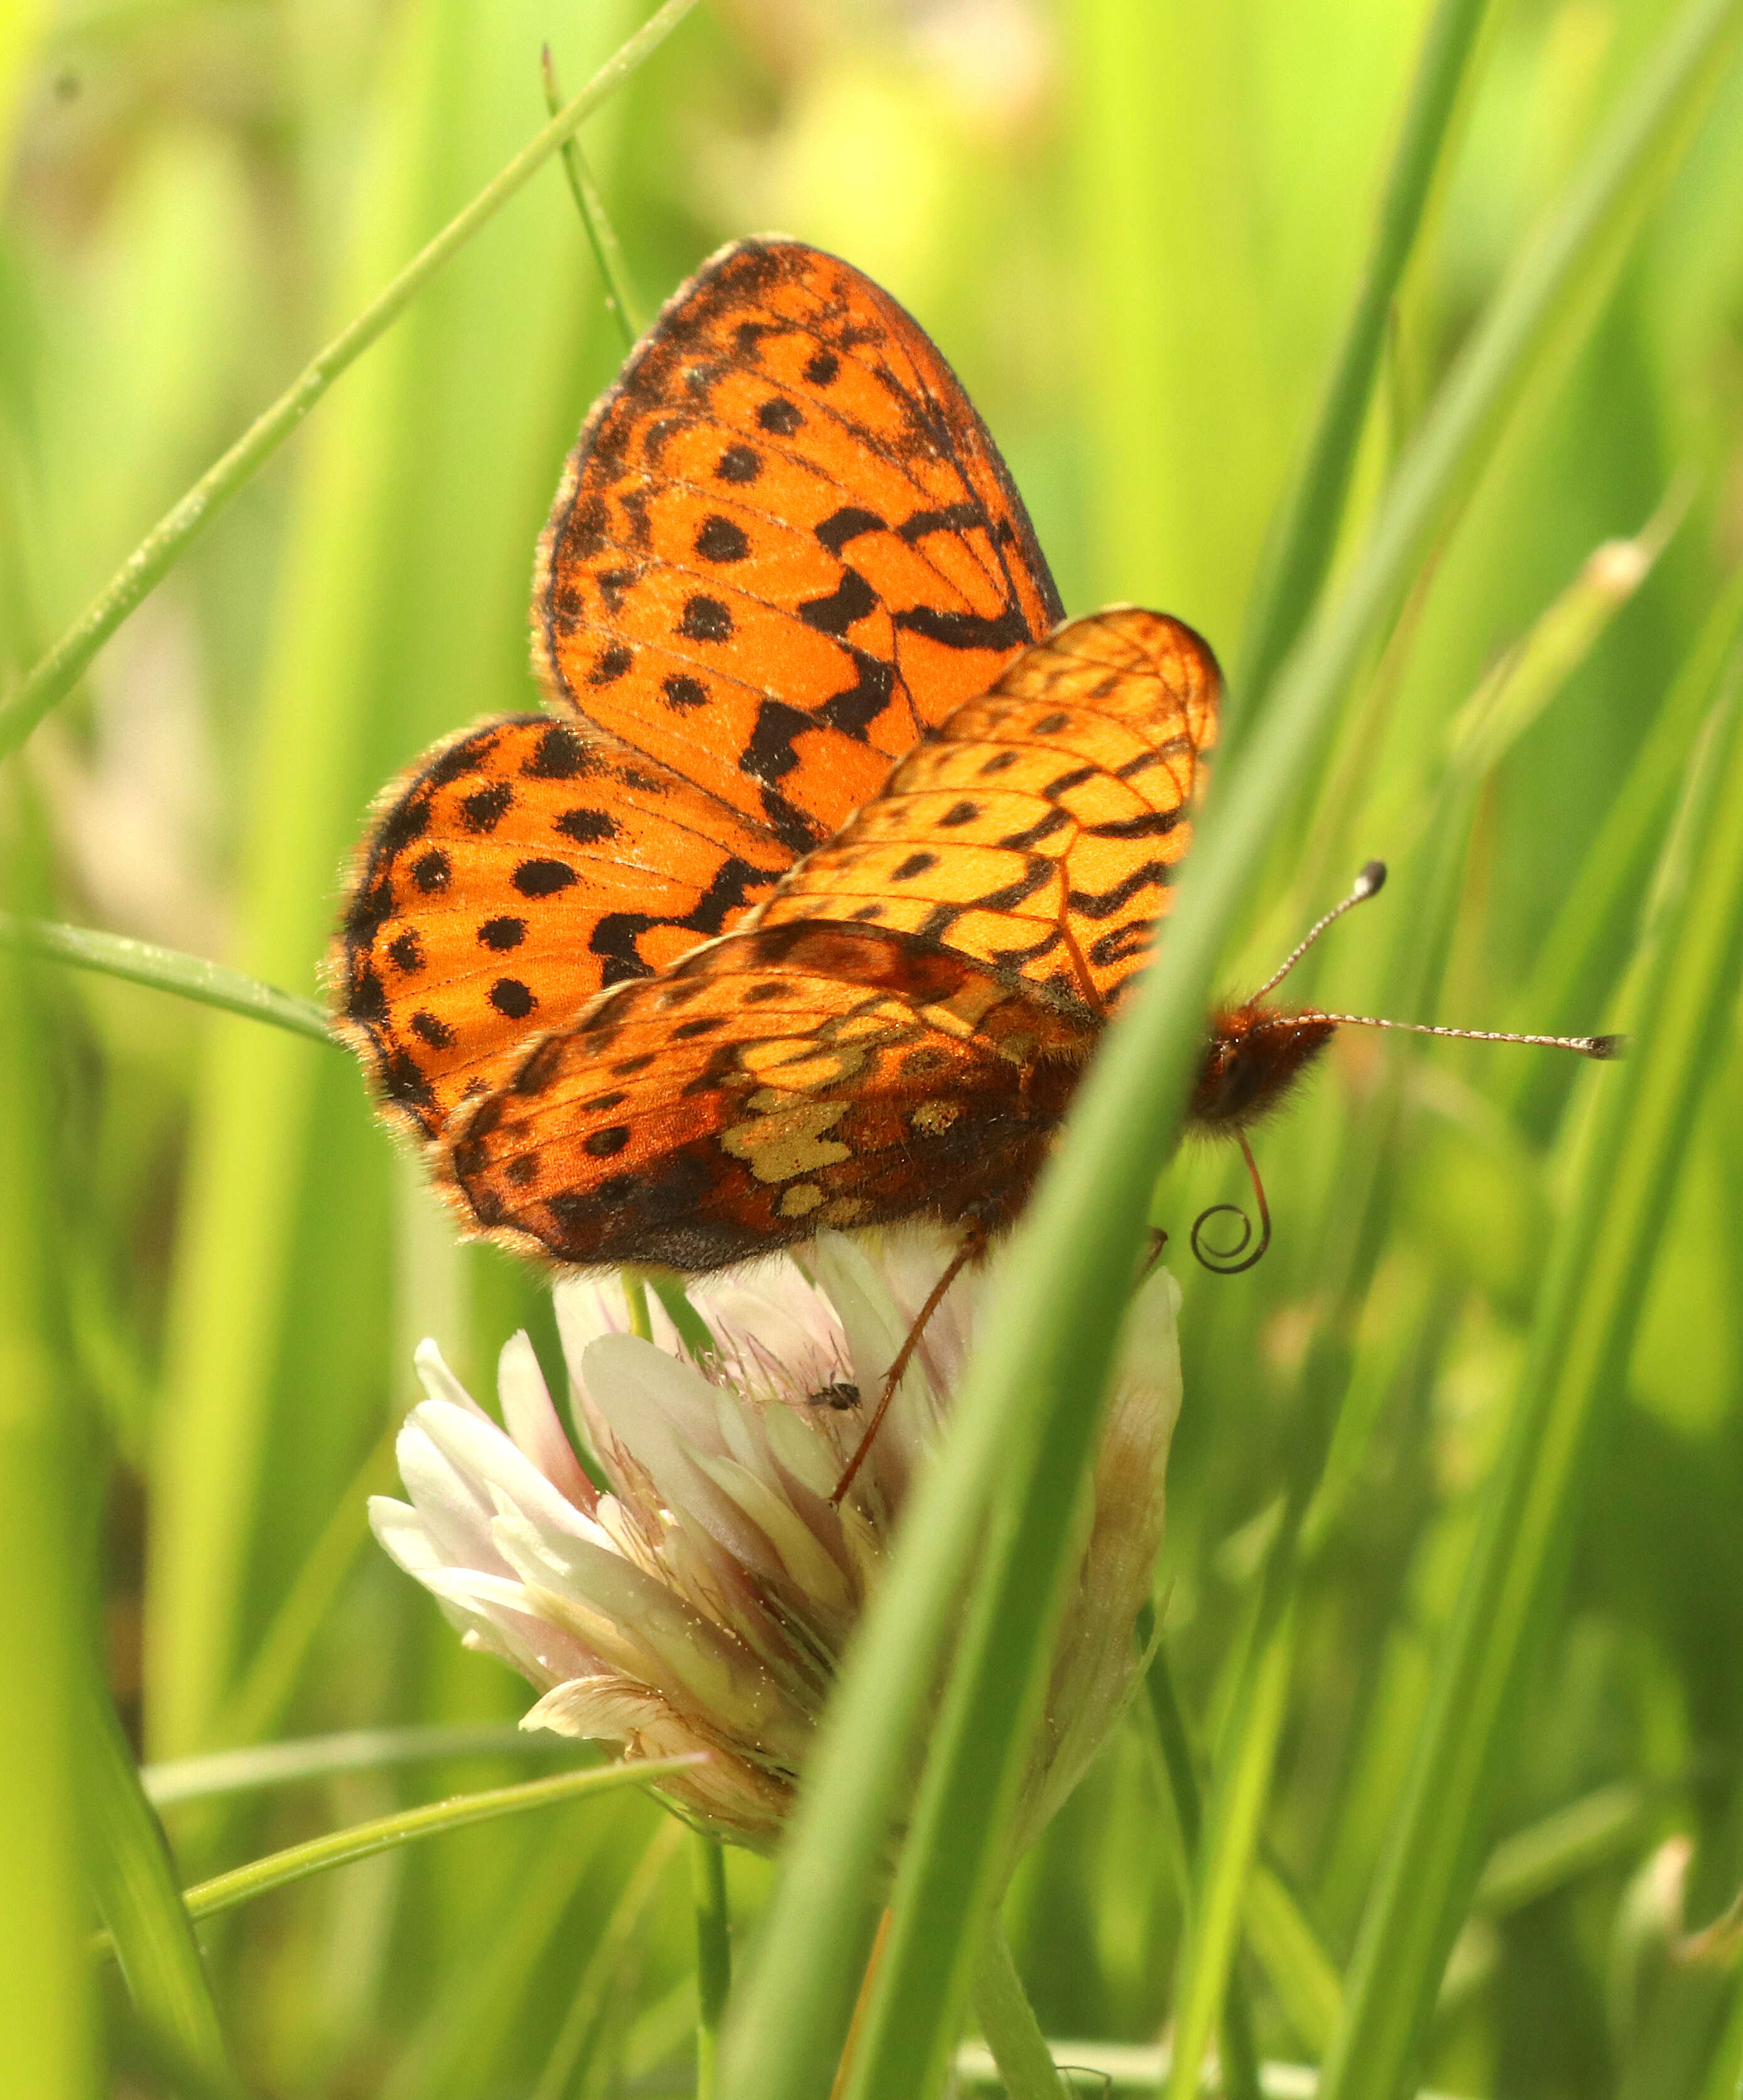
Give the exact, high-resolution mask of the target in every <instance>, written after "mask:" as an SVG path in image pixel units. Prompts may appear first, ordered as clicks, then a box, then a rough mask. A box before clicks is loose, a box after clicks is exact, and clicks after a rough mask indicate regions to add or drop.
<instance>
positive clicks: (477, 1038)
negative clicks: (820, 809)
mask: <svg viewBox="0 0 1743 2100" xmlns="http://www.w3.org/2000/svg"><path fill="white" fill-rule="evenodd" d="M786 858H787V857H786V855H785V854H783V853H782V852H781V851H780V849H779V848H778V847H775V846H774V845H772V844H771V841H770V840H769V839H768V837H767V836H766V834H764V833H763V832H760V831H758V830H757V828H756V827H754V826H753V825H752V824H750V823H747V822H746V821H744V819H743V818H739V817H737V816H735V814H734V813H733V812H732V811H730V810H723V809H721V807H720V806H719V805H717V804H716V803H714V802H713V801H711V799H710V798H708V796H704V795H703V794H701V793H700V792H699V791H698V790H697V789H696V788H695V787H692V786H691V783H689V782H688V781H686V780H682V779H678V778H677V776H676V775H673V774H666V773H664V772H662V771H661V770H660V769H659V768H658V767H656V766H655V765H652V764H651V762H650V761H647V760H646V759H644V758H642V757H638V756H637V755H636V754H634V753H632V752H626V751H625V750H624V748H623V746H621V745H620V744H616V743H614V742H611V741H610V740H607V739H601V738H598V737H597V736H594V735H589V734H587V733H586V732H585V730H584V728H583V727H582V726H581V725H580V724H579V723H570V722H563V721H554V720H553V719H552V718H551V717H549V715H508V716H503V717H499V718H498V719H496V721H488V722H485V723H483V725H482V726H479V728H477V729H473V730H466V731H464V732H463V733H462V734H461V735H458V736H455V737H451V738H449V739H448V740H447V741H446V742H445V743H440V744H438V745H437V746H436V748H435V750H433V751H431V752H427V753H426V755H425V757H423V759H422V760H421V761H420V762H419V764H418V765H417V769H416V770H415V771H413V774H411V775H410V776H409V777H408V779H406V780H404V781H403V782H401V783H398V784H396V785H395V787H393V788H391V789H390V791H389V792H388V795H387V797H386V800H385V801H384V804H383V805H382V808H381V809H380V810H379V811H378V813H377V820H376V823H375V826H374V829H373V832H371V834H370V836H369V837H368V840H366V841H365V844H364V853H363V857H362V858H361V861H360V864H359V867H358V868H357V870H356V872H355V876H354V877H353V880H352V885H351V897H350V899H349V902H348V904H347V907H346V915H345V919H344V922H343V924H342V929H341V933H340V940H339V945H338V952H337V954H336V955H335V959H334V972H335V975H336V976H337V977H338V980H339V982H338V990H339V994H340V1000H341V1004H340V1012H339V1021H340V1025H341V1026H342V1028H343V1029H344V1030H345V1032H346V1036H347V1038H348V1039H349V1040H350V1041H351V1043H352V1046H353V1047H354V1048H355V1049H356V1050H357V1052H358V1053H359V1055H360V1057H362V1058H363V1060H364V1065H365V1066H366V1068H367V1069H368V1070H369V1071H370V1072H371V1074H372V1075H373V1078H374V1080H375V1083H376V1087H377V1092H378V1093H379V1095H380V1097H381V1101H382V1106H383V1108H384V1109H385V1110H387V1111H389V1112H390V1113H391V1114H394V1115H395V1118H397V1119H399V1120H400V1121H402V1122H403V1123H404V1125H405V1126H406V1127H408V1128H410V1129H411V1130H412V1131H413V1132H414V1133H415V1134H416V1135H417V1136H420V1137H421V1138H423V1139H426V1140H433V1139H435V1138H436V1137H437V1136H439V1134H440V1132H441V1131H442V1130H443V1127H444V1126H445V1124H446V1123H447V1121H448V1118H449V1117H450V1116H451V1115H452V1113H453V1111H454V1110H455V1108H456V1107H457V1105H458V1104H459V1103H460V1102H461V1101H463V1100H466V1099H467V1098H469V1097H470V1096H474V1095H476V1094H479V1093H482V1092H488V1089H489V1088H490V1087H492V1086H494V1085H496V1083H497V1082H498V1080H500V1079H504V1078H505V1077H507V1075H508V1074H509V1073H510V1071H512V1070H513V1069H514V1065H516V1064H518V1061H519V1059H520V1057H521V1055H522V1053H523V1051H524V1048H525V1045H526V1043H527V1039H528V1037H529V1036H531V1035H536V1034H538V1033H541V1032H542V1031H543V1030H546V1029H549V1028H552V1027H558V1026H562V1025H563V1023H564V1022H565V1021H567V1020H569V1019H570V1018H571V1017H572V1016H573V1015H574V1014H575V1013H576V1012H578V1011H579V1010H580V1008H581V1007H582V1006H583V1005H584V1004H585V1003H586V1001H587V1000H588V999H589V998H591V997H592V996H593V995H594V994H595V993H597V992H598V991H599V990H601V988H602V986H607V985H611V984H615V983H619V982H622V981H623V980H624V979H626V978H630V977H645V976H646V975H647V974H648V973H649V972H650V971H651V970H655V969H658V968H661V967H662V966H663V965H664V964H667V963H669V962H672V961H675V960H677V957H678V956H679V955H682V954H684V953H685V952H686V951H687V950H689V949H691V948H693V947H695V946H696V944H697V943H698V942H701V941H705V940H708V939H710V938H711V937H713V936H714V935H715V934H717V933H721V932H722V931H723V930H724V929H726V927H727V926H729V925H730V924H732V923H733V922H734V921H735V920H739V919H742V918H743V917H744V915H745V912H746V911H747V909H748V907H749V906H750V904H751V903H752V902H754V901H755V900H756V899H757V898H760V897H763V896H766V894H767V893H769V891H770V889H771V888H772V887H773V885H774V882H775V880H777V878H778V877H779V875H780V873H781V871H782V869H783V867H784V866H785V865H786Z"/></svg>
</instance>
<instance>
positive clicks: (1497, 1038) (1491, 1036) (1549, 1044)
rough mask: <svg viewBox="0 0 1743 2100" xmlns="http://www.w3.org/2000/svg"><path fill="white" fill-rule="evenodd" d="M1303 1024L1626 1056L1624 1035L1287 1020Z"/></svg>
mask: <svg viewBox="0 0 1743 2100" xmlns="http://www.w3.org/2000/svg"><path fill="white" fill-rule="evenodd" d="M1287 1018H1288V1019H1289V1021H1291V1023H1298V1022H1300V1021H1334V1022H1335V1023H1336V1025H1337V1026H1339V1028H1397V1029H1401V1030H1403V1032H1404V1033H1405V1035H1451V1036H1455V1037H1456V1038H1457V1039H1458V1040H1459V1041H1460V1042H1462V1043H1529V1044H1532V1045H1533V1047H1534V1048H1538V1049H1539V1050H1573V1051H1576V1052H1578V1054H1579V1055H1580V1056H1581V1057H1595V1058H1597V1059H1599V1060H1600V1061H1602V1062H1606V1063H1607V1062H1608V1061H1611V1060H1613V1059H1614V1058H1617V1057H1626V1055H1627V1054H1628V1039H1627V1037H1626V1035H1511V1034H1510V1033H1508V1032H1507V1030H1503V1029H1498V1028H1441V1027H1438V1026H1435V1025H1434V1024H1433V1023H1432V1022H1430V1021H1383V1020H1381V1019H1379V1017H1378V1016H1376V1015H1375V1014H1371V1013H1321V1012H1317V1010H1315V1011H1313V1012H1307V1013H1294V1014H1291V1015H1289V1016H1288V1017H1287Z"/></svg>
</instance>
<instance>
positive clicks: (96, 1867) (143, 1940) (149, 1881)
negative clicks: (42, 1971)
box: [79, 1680, 234, 2089]
mask: <svg viewBox="0 0 1743 2100" xmlns="http://www.w3.org/2000/svg"><path fill="white" fill-rule="evenodd" d="M84 1704H85V1716H84V1718H85V1727H84V1730H83V1741H82V1752H83V1754H82V1757H81V1758H80V1760H79V1765H80V1773H81V1777H82V1781H83V1789H82V1793H83V1799H84V1802H85V1810H86V1817H87V1819H88V1820H89V1824H90V1872H91V1878H92V1882H93V1885H94V1887H95V1895H96V1899H97V1908H98V1911H99V1914H100V1915H101V1917H102V1918H103V1920H104V1925H105V1926H106V1927H107V1930H106V1931H105V1933H104V1951H105V1952H113V1954H114V1956H115V1957H116V1959H117V1961H119V1962H120V1964H121V1973H122V1974H123V1975H124V1976H125V1977H126V1979H127V1988H128V1991H129V1992H130V1995H131V1996H132V1999H133V2002H134V2004H135V2006H136V2007H137V2009H138V2010H139V2016H140V2018H141V2020H142V2022H143V2023H144V2025H145V2027H147V2029H148V2031H149V2032H152V2033H153V2034H155V2035H157V2036H159V2037H161V2040H163V2041H164V2042H165V2044H166V2045H168V2046H169V2047H170V2048H171V2049H174V2050H175V2051H176V2053H177V2054H179V2056H181V2057H183V2058H186V2059H187V2061H188V2063H190V2064H192V2065H193V2066H194V2067H196V2069H197V2070H198V2071H200V2072H201V2074H202V2075H203V2076H204V2077H205V2079H206V2080H207V2081H208V2082H209V2083H210V2084H211V2085H214V2086H216V2087H218V2088H219V2089H223V2088H226V2087H232V2088H233V2085H234V2080H233V2077H232V2073H231V2071H230V2068H229V2063H228V2058H227V2054H226V2051H225V2048H224V2040H223V2033H222V2032H221V2031H220V2029H219V2027H218V2009H217V2007H216V2005H214V2003H213V2001H212V1991H211V1986H210V1983H208V1982H207V1980H206V1974H205V1965H204V1963H203V1962H202V1961H201V1957H200V1949H199V1948H198V1946H197V1945H196V1943H195V1939H194V1935H193V1926H192V1919H191V1913H189V1911H188V1908H186V1906H185V1905H184V1904H183V1899H182V1895H181V1892H180V1890H179V1889H178V1888H177V1887H176V1886H175V1881H174V1875H173V1873H172V1872H171V1868H170V1848H169V1846H167V1845H166V1844H165V1842H164V1837H163V1832H162V1831H161V1829H159V1828H158V1824H157V1816H156V1815H155V1814H154V1813H153V1812H152V1807H151V1804H150V1803H149V1802H148V1801H147V1799H146V1798H145V1794H144V1792H143V1789H142V1788H141V1786H140V1785H139V1771H138V1769H137V1767H135V1764H134V1761H133V1755H132V1753H131V1751H130V1749H128V1747H127V1744H126V1740H125V1738H124V1737H123V1736H122V1735H121V1724H120V1723H119V1722H118V1721H117V1719H116V1718H115V1710H114V1708H113V1705H111V1704H110V1702H109V1699H108V1693H107V1692H104V1691H103V1690H102V1689H101V1688H100V1687H99V1686H98V1685H97V1684H96V1683H95V1681H94V1680H93V1681H91V1682H89V1683H87V1685H86V1697H85V1701H84Z"/></svg>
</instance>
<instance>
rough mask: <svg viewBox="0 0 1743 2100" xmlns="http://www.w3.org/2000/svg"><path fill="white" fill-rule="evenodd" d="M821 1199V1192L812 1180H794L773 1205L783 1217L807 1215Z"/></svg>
mask: <svg viewBox="0 0 1743 2100" xmlns="http://www.w3.org/2000/svg"><path fill="white" fill-rule="evenodd" d="M822 1201H823V1190H822V1189H819V1187H818V1185H817V1184H816V1183H815V1182H814V1181H800V1182H796V1183H795V1184H794V1185H793V1186H792V1188H791V1189H787V1190H785V1191H784V1192H783V1194H782V1197H781V1200H780V1201H779V1203H777V1204H776V1205H775V1209H776V1210H777V1211H779V1212H780V1214H781V1215H782V1216H783V1218H803V1217H808V1216H809V1215H810V1213H811V1212H812V1211H814V1210H815V1209H816V1208H817V1207H818V1205H819V1203H820V1202H822Z"/></svg>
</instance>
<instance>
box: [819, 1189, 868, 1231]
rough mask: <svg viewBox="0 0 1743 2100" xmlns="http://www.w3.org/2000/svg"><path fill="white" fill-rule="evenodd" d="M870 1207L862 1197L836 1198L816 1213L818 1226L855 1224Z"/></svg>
mask: <svg viewBox="0 0 1743 2100" xmlns="http://www.w3.org/2000/svg"><path fill="white" fill-rule="evenodd" d="M871 1207H872V1206H871V1205H870V1204H869V1203H868V1202H867V1201H866V1199H865V1198H864V1197H863V1196H837V1197H836V1198H835V1200H834V1202H831V1203H826V1204H825V1205H824V1206H823V1209H822V1210H821V1211H819V1213H818V1218H817V1222H818V1224H820V1225H837V1226H839V1225H851V1224H857V1223H858V1220H860V1219H861V1218H863V1216H864V1215H865V1214H866V1212H867V1211H869V1210H870V1209H871Z"/></svg>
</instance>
